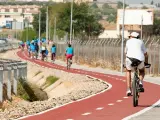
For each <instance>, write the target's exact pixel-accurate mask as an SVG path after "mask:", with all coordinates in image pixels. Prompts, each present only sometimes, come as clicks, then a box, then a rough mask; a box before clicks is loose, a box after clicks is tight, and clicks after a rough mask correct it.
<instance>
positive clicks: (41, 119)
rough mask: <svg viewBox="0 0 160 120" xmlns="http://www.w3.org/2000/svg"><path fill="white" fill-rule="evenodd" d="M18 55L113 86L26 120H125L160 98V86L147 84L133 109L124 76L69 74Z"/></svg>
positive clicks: (83, 72)
mask: <svg viewBox="0 0 160 120" xmlns="http://www.w3.org/2000/svg"><path fill="white" fill-rule="evenodd" d="M17 55H18V56H19V57H21V58H22V59H24V60H27V61H30V62H34V63H36V64H39V65H40V66H44V67H48V68H52V69H59V70H63V71H67V72H71V73H76V74H83V75H90V76H93V77H96V78H99V79H101V80H104V81H106V82H108V83H110V84H111V85H112V87H111V89H109V90H107V91H106V92H103V93H101V94H97V95H95V96H93V97H90V98H88V99H84V100H81V101H76V102H73V103H71V104H68V105H65V106H62V107H60V108H57V109H52V110H49V111H47V112H43V113H42V114H38V115H34V116H30V117H26V118H24V120H121V119H123V118H125V117H127V116H129V115H132V114H134V113H137V112H139V111H141V110H143V109H145V108H147V107H150V106H152V105H153V104H154V103H156V102H157V101H158V100H159V98H160V94H157V91H160V86H159V85H156V84H152V83H148V82H144V86H145V93H142V94H141V95H140V98H139V106H138V107H133V106H132V97H126V95H125V92H126V83H125V78H124V77H122V76H118V75H110V74H103V73H99V72H92V71H86V70H80V69H74V68H73V69H71V70H69V71H68V70H66V67H64V66H60V65H56V64H52V63H49V62H43V61H40V60H32V59H30V58H28V56H27V53H26V52H25V53H22V52H20V51H19V52H18V53H17Z"/></svg>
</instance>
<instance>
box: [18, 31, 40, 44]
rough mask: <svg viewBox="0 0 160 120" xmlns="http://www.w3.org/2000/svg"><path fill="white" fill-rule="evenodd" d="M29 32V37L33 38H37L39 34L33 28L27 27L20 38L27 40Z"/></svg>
mask: <svg viewBox="0 0 160 120" xmlns="http://www.w3.org/2000/svg"><path fill="white" fill-rule="evenodd" d="M27 34H28V39H29V40H32V39H33V38H35V37H36V36H37V34H36V31H35V30H34V29H32V28H25V29H24V30H23V32H22V33H21V36H20V39H21V40H22V41H26V40H27Z"/></svg>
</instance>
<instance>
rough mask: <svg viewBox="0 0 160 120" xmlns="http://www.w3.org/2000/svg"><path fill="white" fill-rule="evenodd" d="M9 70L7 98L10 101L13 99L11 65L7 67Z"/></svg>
mask: <svg viewBox="0 0 160 120" xmlns="http://www.w3.org/2000/svg"><path fill="white" fill-rule="evenodd" d="M7 70H8V81H7V97H8V99H9V100H10V99H11V74H12V71H11V65H10V64H9V65H7Z"/></svg>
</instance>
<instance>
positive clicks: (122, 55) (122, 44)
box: [121, 0, 125, 73]
mask: <svg viewBox="0 0 160 120" xmlns="http://www.w3.org/2000/svg"><path fill="white" fill-rule="evenodd" d="M124 21H125V0H123V24H122V43H121V72H122V73H123V58H124V52H123V51H124Z"/></svg>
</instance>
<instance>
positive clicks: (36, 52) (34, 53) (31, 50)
mask: <svg viewBox="0 0 160 120" xmlns="http://www.w3.org/2000/svg"><path fill="white" fill-rule="evenodd" d="M19 46H20V48H21V49H22V51H23V50H24V48H25V46H26V48H27V51H28V56H29V57H30V58H31V59H38V56H40V57H41V60H42V61H44V60H45V59H46V60H47V59H48V54H49V50H48V49H47V43H46V41H45V40H42V41H40V42H39V40H32V41H29V40H27V41H26V43H24V42H22V41H21V42H20V43H19ZM50 52H51V60H52V63H54V62H55V58H56V52H57V48H56V45H55V44H52V47H51V49H50ZM65 56H66V62H68V59H70V60H72V57H73V56H74V50H73V47H72V45H71V44H70V43H68V46H67V47H66V49H65Z"/></svg>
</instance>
